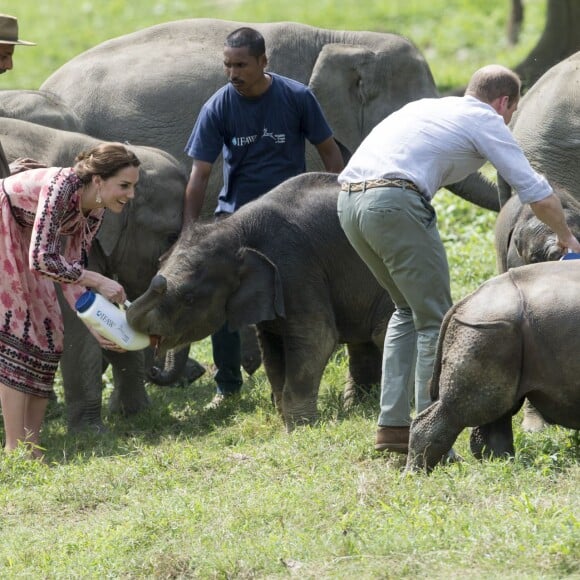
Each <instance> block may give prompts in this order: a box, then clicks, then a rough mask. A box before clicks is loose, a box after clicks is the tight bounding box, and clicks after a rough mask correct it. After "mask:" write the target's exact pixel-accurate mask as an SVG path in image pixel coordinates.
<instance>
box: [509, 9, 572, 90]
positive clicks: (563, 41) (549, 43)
mask: <svg viewBox="0 0 580 580" xmlns="http://www.w3.org/2000/svg"><path fill="white" fill-rule="evenodd" d="M579 50H580V2H579V1H578V0H548V8H547V16H546V26H545V27H544V32H543V33H542V36H541V38H540V40H539V41H538V44H537V45H536V46H535V47H534V49H533V50H532V51H531V52H530V54H529V55H528V56H527V58H526V59H525V60H524V61H523V62H521V63H520V64H519V65H518V66H517V67H516V68H515V69H514V70H515V71H516V72H517V73H518V74H519V75H520V77H521V79H522V87H523V89H524V90H527V89H529V88H530V87H531V86H532V85H533V84H534V83H535V82H536V81H537V80H538V79H539V78H540V77H541V76H542V75H543V74H544V73H545V72H546V71H547V70H548V69H549V68H551V67H552V66H554V65H555V64H557V63H558V62H560V61H562V60H564V59H565V58H567V57H569V56H570V55H572V54H574V53H575V52H578V51H579Z"/></svg>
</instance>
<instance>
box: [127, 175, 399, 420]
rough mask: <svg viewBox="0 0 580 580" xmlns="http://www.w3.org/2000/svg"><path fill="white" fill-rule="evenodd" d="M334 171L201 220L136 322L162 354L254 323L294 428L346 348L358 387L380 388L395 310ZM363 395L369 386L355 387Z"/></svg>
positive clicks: (157, 280) (136, 307)
mask: <svg viewBox="0 0 580 580" xmlns="http://www.w3.org/2000/svg"><path fill="white" fill-rule="evenodd" d="M338 192H339V187H338V184H337V181H336V175H331V174H323V173H307V174H304V175H301V176H298V177H295V178H292V179H290V180H288V181H286V182H284V183H282V184H281V185H280V186H278V187H276V188H275V189H273V190H272V191H270V192H269V193H267V194H265V195H264V196H262V197H261V198H260V199H258V200H256V201H253V202H252V203H249V204H247V205H246V206H244V207H242V208H241V209H240V210H238V211H237V212H236V213H234V214H233V215H232V216H231V217H229V218H228V219H227V220H222V221H220V222H218V223H212V224H206V225H204V224H193V225H192V226H191V227H190V228H189V229H188V231H187V233H186V235H182V237H181V238H180V240H179V242H178V244H177V245H176V247H175V248H174V249H173V251H172V253H171V254H170V256H169V257H168V258H167V259H166V260H164V262H163V263H162V265H161V268H160V270H159V273H158V274H157V275H156V276H155V277H154V278H153V280H152V282H151V285H150V287H149V289H148V290H147V292H146V293H145V294H143V296H141V297H139V298H138V299H137V300H136V301H134V302H133V304H132V305H131V307H130V308H129V310H128V311H127V318H128V320H129V322H130V324H131V325H132V326H134V327H135V328H136V329H138V330H141V331H143V332H146V333H148V334H150V335H157V336H160V337H161V349H162V350H163V349H167V348H176V347H179V346H180V345H182V344H187V343H189V342H194V341H198V340H201V339H203V338H205V337H206V336H209V335H210V334H212V333H213V332H215V331H216V330H217V329H219V328H221V326H222V325H223V324H224V323H225V322H226V321H227V323H228V325H229V326H230V327H231V328H233V329H236V328H240V327H242V326H244V325H246V324H255V325H256V328H257V333H258V338H259V341H260V345H261V349H262V355H263V363H264V367H265V370H266V374H267V376H268V379H269V381H270V384H271V386H272V391H273V395H274V401H275V403H276V405H277V408H278V409H279V410H280V412H281V413H282V415H283V417H284V420H285V424H286V427H287V429H288V430H292V429H293V428H294V427H295V426H296V425H300V424H304V423H311V422H313V421H314V420H315V419H316V417H317V398H318V389H319V385H320V380H321V378H322V374H323V372H324V369H325V366H326V364H327V362H328V360H329V357H330V356H331V355H332V353H333V351H334V349H335V348H336V346H337V345H338V344H339V343H346V344H347V347H348V353H349V373H350V378H351V382H350V383H349V387H348V388H347V392H346V393H345V397H346V399H347V400H348V399H350V398H351V396H352V390H353V389H356V387H355V385H357V386H359V387H360V388H361V390H362V391H365V390H367V389H368V388H369V387H370V386H371V385H373V384H377V383H378V382H379V380H380V375H381V360H382V346H383V341H384V335H385V331H386V325H387V322H388V320H389V318H390V316H391V314H392V312H393V309H394V307H393V304H392V301H391V299H390V297H389V295H388V294H387V292H386V291H385V290H384V289H383V288H382V287H381V286H379V284H378V282H377V281H376V279H375V278H374V276H373V275H372V274H371V272H370V271H369V269H368V268H367V267H366V265H365V264H364V262H363V261H362V260H361V259H360V258H359V256H358V254H357V253H356V252H355V251H354V249H353V248H352V247H351V245H350V244H349V242H348V240H347V239H346V236H345V235H344V233H343V231H342V228H341V227H340V223H339V221H338V215H337V210H336V202H337V198H338ZM357 392H359V391H357Z"/></svg>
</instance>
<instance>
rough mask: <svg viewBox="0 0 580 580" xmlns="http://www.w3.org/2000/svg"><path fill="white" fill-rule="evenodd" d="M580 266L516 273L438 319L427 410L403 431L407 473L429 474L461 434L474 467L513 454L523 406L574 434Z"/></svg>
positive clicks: (543, 266)
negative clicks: (515, 423)
mask: <svg viewBox="0 0 580 580" xmlns="http://www.w3.org/2000/svg"><path fill="white" fill-rule="evenodd" d="M579 287H580V261H577V260H570V261H566V262H543V263H539V264H532V265H527V266H521V267H519V268H514V269H512V270H510V271H509V272H507V273H505V274H502V275H500V276H497V277H495V278H492V279H491V280H488V281H487V282H485V283H484V284H482V285H481V286H480V287H479V288H478V289H477V290H476V291H475V292H473V293H472V294H470V295H469V296H467V297H466V298H464V299H463V300H461V301H460V302H458V303H457V304H455V305H454V306H453V307H452V308H451V309H450V310H449V312H448V313H447V315H446V316H445V319H444V321H443V325H442V327H441V334H440V337H439V343H438V350H437V359H436V363H435V368H434V371H433V379H432V383H431V398H432V399H433V401H434V403H433V404H432V405H431V406H430V407H428V408H427V409H426V410H425V411H423V412H422V413H420V414H419V415H418V416H417V417H416V418H415V419H414V420H413V423H412V425H411V435H410V440H409V455H408V458H407V470H408V471H413V470H417V469H427V470H430V469H432V468H433V467H434V466H435V465H436V464H437V463H438V462H439V461H440V460H441V458H442V457H443V456H444V455H445V453H447V451H448V450H449V449H451V446H452V445H453V443H454V441H455V439H456V438H457V436H458V435H459V433H460V432H461V431H462V430H463V429H464V428H465V427H478V426H479V428H478V429H477V430H476V431H475V430H474V432H473V433H472V438H471V448H472V451H473V453H474V454H475V455H476V457H489V456H511V455H513V454H514V444H513V433H512V415H513V414H514V413H516V412H517V411H518V410H519V408H520V407H521V404H522V402H523V399H524V398H528V399H529V400H530V402H531V403H532V404H533V405H534V406H535V407H536V408H537V409H538V410H539V411H540V412H541V414H542V415H543V416H544V417H545V418H546V419H547V420H548V421H549V422H551V423H555V424H558V425H562V426H564V427H569V428H571V429H579V428H580V388H579V383H578V377H579V376H580V357H579V356H578V340H577V337H578V328H579V327H580V294H579V293H578V288H579Z"/></svg>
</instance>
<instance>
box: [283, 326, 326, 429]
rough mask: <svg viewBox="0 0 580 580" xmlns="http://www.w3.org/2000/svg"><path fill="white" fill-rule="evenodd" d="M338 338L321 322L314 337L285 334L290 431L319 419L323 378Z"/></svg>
mask: <svg viewBox="0 0 580 580" xmlns="http://www.w3.org/2000/svg"><path fill="white" fill-rule="evenodd" d="M337 341H338V337H337V334H336V332H335V331H334V330H333V329H332V328H328V327H325V326H324V325H323V324H321V323H320V326H319V327H318V328H317V329H316V332H315V333H313V334H312V335H311V336H308V337H305V336H304V335H303V334H301V335H290V336H285V337H284V355H285V366H286V374H285V379H284V391H283V393H282V410H283V414H284V422H285V424H286V430H287V431H288V432H291V431H293V430H294V428H295V427H298V426H301V425H310V424H313V423H314V422H315V421H316V420H317V419H318V390H319V388H320V381H321V380H322V375H323V373H324V369H325V367H326V365H327V363H328V361H329V359H330V356H331V355H332V353H333V352H334V349H335V348H336V345H337Z"/></svg>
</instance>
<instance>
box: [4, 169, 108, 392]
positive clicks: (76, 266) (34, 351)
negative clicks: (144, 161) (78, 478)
mask: <svg viewBox="0 0 580 580" xmlns="http://www.w3.org/2000/svg"><path fill="white" fill-rule="evenodd" d="M81 187H82V183H81V181H80V180H79V178H78V177H77V176H76V174H75V173H74V171H73V169H72V168H59V167H50V168H43V169H34V170H31V171H25V172H22V173H17V174H15V175H13V176H11V177H8V178H6V179H3V180H0V262H1V264H0V268H1V271H2V279H1V280H0V382H1V383H3V384H5V385H7V386H9V387H11V388H14V389H17V390H19V391H22V392H25V393H30V394H33V395H36V396H39V397H50V396H52V394H53V382H54V375H55V373H56V369H57V367H58V362H59V360H60V355H61V353H62V349H63V321H62V314H61V311H60V307H59V304H58V300H57V297H56V291H55V287H54V283H55V282H57V283H60V284H61V285H62V289H63V292H64V294H65V297H66V299H67V301H68V302H69V303H70V304H72V303H74V300H75V298H76V297H77V296H79V295H80V294H81V292H82V291H83V290H84V288H83V287H81V286H80V285H78V284H77V283H76V282H77V281H78V279H79V278H80V276H81V275H82V273H83V270H84V268H85V266H86V260H87V255H88V252H89V249H90V244H91V242H92V240H93V238H94V236H95V235H96V233H97V231H98V229H99V226H100V225H101V221H102V219H103V213H104V210H102V209H99V210H93V211H92V212H90V213H89V215H87V216H84V215H83V212H82V210H81V205H80V203H81V199H80V193H81Z"/></svg>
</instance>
